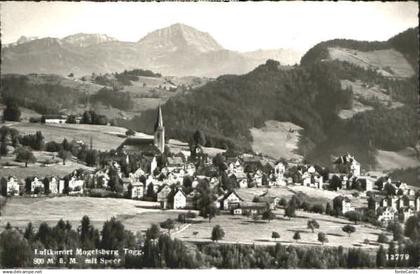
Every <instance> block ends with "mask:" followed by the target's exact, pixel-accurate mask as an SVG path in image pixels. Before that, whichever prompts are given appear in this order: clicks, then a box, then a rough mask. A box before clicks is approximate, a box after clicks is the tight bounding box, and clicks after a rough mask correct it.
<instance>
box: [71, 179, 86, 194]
mask: <svg viewBox="0 0 420 274" xmlns="http://www.w3.org/2000/svg"><path fill="white" fill-rule="evenodd" d="M83 185H84V180H81V179H79V178H78V177H77V176H72V177H71V178H70V180H69V194H83Z"/></svg>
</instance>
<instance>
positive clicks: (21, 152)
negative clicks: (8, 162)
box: [16, 147, 36, 167]
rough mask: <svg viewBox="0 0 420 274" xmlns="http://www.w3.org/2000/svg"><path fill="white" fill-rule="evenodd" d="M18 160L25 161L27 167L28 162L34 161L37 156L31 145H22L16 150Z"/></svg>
mask: <svg viewBox="0 0 420 274" xmlns="http://www.w3.org/2000/svg"><path fill="white" fill-rule="evenodd" d="M16 161H18V162H24V163H25V167H28V163H34V162H35V161H36V158H35V156H34V154H33V153H32V150H31V149H30V148H29V147H20V148H19V149H17V152H16Z"/></svg>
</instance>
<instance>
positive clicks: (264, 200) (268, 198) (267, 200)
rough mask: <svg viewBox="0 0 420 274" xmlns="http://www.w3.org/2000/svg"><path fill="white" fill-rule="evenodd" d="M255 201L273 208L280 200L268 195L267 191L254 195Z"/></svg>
mask: <svg viewBox="0 0 420 274" xmlns="http://www.w3.org/2000/svg"><path fill="white" fill-rule="evenodd" d="M256 201H258V202H260V203H266V204H267V205H268V207H269V208H270V209H271V210H274V209H275V208H276V207H277V205H278V204H279V202H280V198H279V197H275V196H272V195H270V194H269V193H268V192H265V193H264V194H262V195H260V196H258V197H256Z"/></svg>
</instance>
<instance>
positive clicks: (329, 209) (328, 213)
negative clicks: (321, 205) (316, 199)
mask: <svg viewBox="0 0 420 274" xmlns="http://www.w3.org/2000/svg"><path fill="white" fill-rule="evenodd" d="M331 212H332V208H331V204H330V203H327V206H326V207H325V214H327V215H331Z"/></svg>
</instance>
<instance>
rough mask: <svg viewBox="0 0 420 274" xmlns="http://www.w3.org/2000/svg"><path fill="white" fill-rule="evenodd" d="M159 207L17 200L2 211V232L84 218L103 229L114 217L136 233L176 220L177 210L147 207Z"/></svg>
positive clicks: (109, 200) (133, 203)
mask: <svg viewBox="0 0 420 274" xmlns="http://www.w3.org/2000/svg"><path fill="white" fill-rule="evenodd" d="M152 205H157V203H153V202H143V201H135V200H128V199H114V198H91V197H69V196H62V197H52V198H49V197H41V198H29V197H15V198H9V199H8V200H7V203H6V206H4V207H3V208H2V209H1V214H2V215H1V221H0V229H2V228H4V226H5V225H6V223H7V222H10V224H11V225H12V226H16V227H20V228H23V227H25V226H26V224H27V223H28V222H32V223H33V224H34V225H35V226H36V227H37V226H38V225H39V224H40V223H41V222H44V221H45V222H47V223H48V224H50V225H55V224H56V223H57V221H58V220H60V219H61V218H62V219H63V220H68V221H69V222H70V223H71V224H72V225H73V226H74V227H77V226H78V225H79V224H80V220H81V219H82V217H83V216H84V215H87V216H89V218H90V219H91V221H92V223H93V225H94V226H96V227H97V228H101V227H102V225H103V223H104V221H106V220H109V219H110V218H111V217H116V218H117V219H119V220H121V221H122V223H123V224H124V225H125V226H126V228H128V229H130V230H132V231H134V232H135V231H138V230H144V229H146V228H148V227H149V226H150V225H151V224H152V223H158V222H162V221H164V220H166V219H167V218H176V217H177V216H178V212H176V211H163V212H162V211H161V210H157V209H151V208H145V207H150V206H152Z"/></svg>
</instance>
